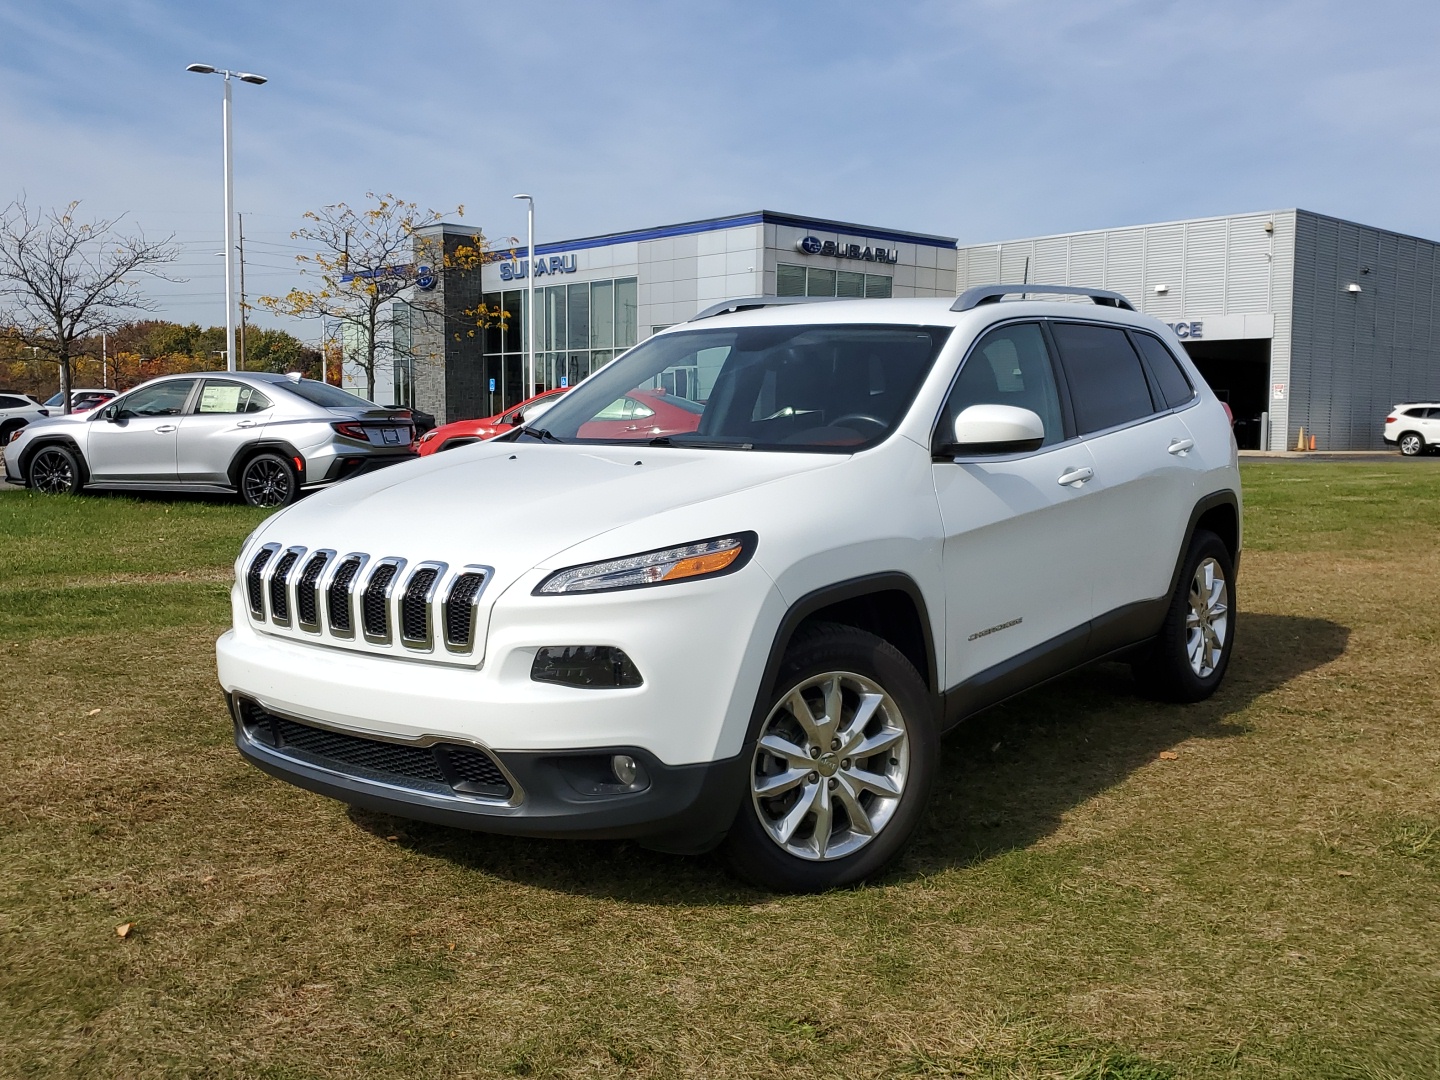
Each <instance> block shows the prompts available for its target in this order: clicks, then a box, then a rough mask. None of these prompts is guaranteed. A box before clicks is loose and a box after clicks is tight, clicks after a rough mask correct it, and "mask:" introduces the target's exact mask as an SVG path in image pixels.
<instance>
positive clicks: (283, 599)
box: [270, 550, 300, 623]
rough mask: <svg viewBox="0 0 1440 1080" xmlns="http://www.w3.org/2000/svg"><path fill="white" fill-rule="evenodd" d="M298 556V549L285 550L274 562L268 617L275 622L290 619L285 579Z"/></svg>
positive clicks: (285, 621)
mask: <svg viewBox="0 0 1440 1080" xmlns="http://www.w3.org/2000/svg"><path fill="white" fill-rule="evenodd" d="M299 558H300V553H299V552H298V551H293V550H292V551H287V552H285V554H284V555H282V556H280V561H279V562H278V563H276V564H275V573H274V574H272V575H271V576H270V617H271V618H272V619H274V620H275V621H276V622H277V623H288V622H289V621H290V598H289V597H288V596H287V595H286V594H285V579H286V578H287V577H289V576H290V568H291V567H292V566H294V565H295V561H296V560H297V559H299Z"/></svg>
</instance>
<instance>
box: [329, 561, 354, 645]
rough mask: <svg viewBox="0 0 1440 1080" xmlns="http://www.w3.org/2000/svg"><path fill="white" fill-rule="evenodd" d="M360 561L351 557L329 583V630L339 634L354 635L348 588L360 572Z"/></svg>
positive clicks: (341, 565)
mask: <svg viewBox="0 0 1440 1080" xmlns="http://www.w3.org/2000/svg"><path fill="white" fill-rule="evenodd" d="M360 564H361V560H360V558H359V557H358V556H351V557H350V558H348V559H346V560H345V561H344V562H343V563H341V564H340V569H339V570H336V571H335V580H334V581H332V582H330V605H329V606H330V629H331V630H334V631H335V632H337V633H341V634H346V635H349V634H353V633H355V627H354V626H352V625H351V624H350V586H351V585H352V584H354V582H355V575H356V574H358V573H359V572H360Z"/></svg>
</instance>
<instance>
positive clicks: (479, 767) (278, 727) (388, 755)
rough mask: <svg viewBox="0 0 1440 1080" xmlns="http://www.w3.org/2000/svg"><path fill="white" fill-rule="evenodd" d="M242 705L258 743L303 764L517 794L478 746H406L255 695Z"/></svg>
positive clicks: (435, 787)
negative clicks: (280, 709)
mask: <svg viewBox="0 0 1440 1080" xmlns="http://www.w3.org/2000/svg"><path fill="white" fill-rule="evenodd" d="M239 705H240V719H241V723H242V724H243V725H244V727H245V732H246V734H247V735H248V736H249V737H250V738H251V739H252V740H253V741H255V742H258V743H261V744H263V745H265V746H268V747H270V748H271V749H272V750H275V751H276V752H278V753H280V754H283V755H285V756H286V757H290V758H293V759H294V760H296V761H299V762H303V763H306V764H310V765H317V766H319V767H321V768H325V769H330V770H332V771H333V772H338V773H343V774H345V775H347V776H354V777H357V778H359V779H362V780H374V781H377V782H380V783H385V784H390V785H392V786H394V787H402V788H408V789H410V790H412V791H423V792H427V793H429V794H432V795H454V794H461V795H480V796H484V797H486V798H492V799H500V800H507V801H508V800H509V799H510V798H511V797H512V796H513V795H514V789H513V788H512V787H511V786H510V782H509V781H508V780H506V779H505V774H504V773H503V772H502V771H501V769H500V766H499V765H498V764H496V762H495V759H494V758H492V757H491V756H490V755H489V754H488V753H486V752H485V751H484V750H481V749H479V748H477V747H473V746H464V745H461V744H458V743H435V744H434V745H433V746H406V745H404V744H400V743H392V742H384V741H382V740H380V739H367V738H364V737H363V736H359V735H349V734H346V733H344V732H339V731H330V730H329V729H327V728H320V727H314V726H312V725H310V724H305V723H302V722H301V721H299V720H295V719H292V718H290V717H288V716H279V715H277V714H275V713H272V712H270V711H269V710H267V709H266V708H264V707H263V706H261V705H259V704H258V703H256V702H254V701H251V700H249V699H243V698H242V699H241V700H240V703H239Z"/></svg>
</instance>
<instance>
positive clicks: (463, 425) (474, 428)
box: [415, 386, 569, 456]
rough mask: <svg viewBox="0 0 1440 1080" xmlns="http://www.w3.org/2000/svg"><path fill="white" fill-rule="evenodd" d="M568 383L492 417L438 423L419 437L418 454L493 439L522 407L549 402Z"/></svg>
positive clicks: (514, 421) (520, 413) (520, 414)
mask: <svg viewBox="0 0 1440 1080" xmlns="http://www.w3.org/2000/svg"><path fill="white" fill-rule="evenodd" d="M568 389H569V387H568V386H557V387H556V388H555V389H554V390H546V391H544V392H543V393H540V394H536V395H535V396H534V397H532V398H526V399H525V400H524V401H522V402H520V404H519V405H512V406H511V407H510V408H508V409H506V410H505V411H504V412H498V413H496V414H495V415H494V416H485V417H482V418H480V419H479V420H456V421H454V422H453V423H449V424H441V425H440V426H439V427H437V428H431V429H430V430H429V431H427V432H426V433H425V434H424V435H421V436H420V439H419V441H418V442H417V443H416V444H415V449H417V450H419V451H420V453H421V455H422V456H424V455H426V454H438V453H439V452H440V451H441V450H454V449H455V448H456V447H457V446H469V445H470V444H471V443H474V442H479V441H480V440H481V439H493V438H494V437H495V436H496V435H503V434H505V432H507V431H509V430H510V429H511V428H513V427H514V426H515V425H516V424H517V423H520V422H521V421H522V419H523V416H524V413H525V410H526V409H528V408H529V407H530V406H531V405H534V404H535V403H536V402H540V401H550V400H552V399H554V398H558V397H559V396H560V395H561V394H563V393H565V391H566V390H568Z"/></svg>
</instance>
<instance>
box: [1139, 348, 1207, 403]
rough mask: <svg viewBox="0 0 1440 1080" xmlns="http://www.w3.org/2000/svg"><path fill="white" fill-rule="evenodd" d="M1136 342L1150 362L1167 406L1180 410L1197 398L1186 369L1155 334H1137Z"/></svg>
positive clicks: (1151, 370) (1151, 369)
mask: <svg viewBox="0 0 1440 1080" xmlns="http://www.w3.org/2000/svg"><path fill="white" fill-rule="evenodd" d="M1135 341H1136V342H1137V343H1138V344H1139V346H1140V351H1141V352H1142V353H1144V354H1145V359H1146V360H1148V361H1149V362H1150V373H1151V374H1152V375H1154V376H1155V381H1156V382H1158V383H1159V384H1160V394H1161V396H1162V397H1164V398H1165V404H1166V405H1168V406H1170V408H1172V409H1178V408H1179V407H1180V406H1181V405H1184V404H1185V403H1187V402H1188V401H1189V400H1190V399H1191V398H1193V397H1194V396H1195V388H1194V387H1193V386H1191V385H1190V380H1189V379H1188V378H1186V377H1185V369H1184V368H1182V367H1181V366H1180V361H1178V360H1176V359H1175V354H1174V353H1172V352H1171V351H1170V350H1169V349H1167V348H1166V347H1165V345H1164V343H1162V342H1161V340H1160V339H1159V338H1157V337H1155V336H1154V335H1153V334H1136V335H1135Z"/></svg>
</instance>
